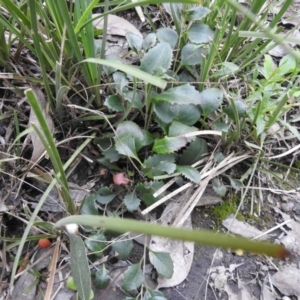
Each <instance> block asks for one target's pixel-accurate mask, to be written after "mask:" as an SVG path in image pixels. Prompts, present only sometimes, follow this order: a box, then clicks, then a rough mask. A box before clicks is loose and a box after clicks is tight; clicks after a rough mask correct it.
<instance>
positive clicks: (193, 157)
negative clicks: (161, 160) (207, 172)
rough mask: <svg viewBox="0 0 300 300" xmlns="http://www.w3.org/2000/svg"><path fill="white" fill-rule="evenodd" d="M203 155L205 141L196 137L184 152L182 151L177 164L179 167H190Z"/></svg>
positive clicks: (205, 147) (205, 145) (205, 148)
mask: <svg viewBox="0 0 300 300" xmlns="http://www.w3.org/2000/svg"><path fill="white" fill-rule="evenodd" d="M205 153H207V144H206V141H205V140H203V139H201V138H198V137H197V138H196V139H195V140H194V141H193V142H191V143H190V145H188V146H187V148H186V149H185V150H183V152H182V154H181V156H180V158H179V160H178V163H179V164H180V165H192V164H193V163H195V162H197V161H198V160H200V159H201V158H202V155H203V154H205Z"/></svg>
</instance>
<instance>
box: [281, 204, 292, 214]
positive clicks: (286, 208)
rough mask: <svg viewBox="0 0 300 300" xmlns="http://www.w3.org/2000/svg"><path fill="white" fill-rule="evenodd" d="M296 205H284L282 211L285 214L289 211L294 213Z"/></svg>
mask: <svg viewBox="0 0 300 300" xmlns="http://www.w3.org/2000/svg"><path fill="white" fill-rule="evenodd" d="M294 206H295V205H294V203H293V202H289V203H282V204H281V209H282V210H283V211H285V212H288V211H292V210H293V208H294Z"/></svg>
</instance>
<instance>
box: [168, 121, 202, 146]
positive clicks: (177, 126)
mask: <svg viewBox="0 0 300 300" xmlns="http://www.w3.org/2000/svg"><path fill="white" fill-rule="evenodd" d="M195 131H198V128H196V127H190V126H187V125H185V124H182V123H179V122H176V121H173V122H172V124H171V125H170V127H169V134H168V136H170V137H175V136H181V135H184V134H187V133H190V132H195ZM195 138H196V137H194V136H193V137H188V138H187V141H188V142H191V141H192V140H195Z"/></svg>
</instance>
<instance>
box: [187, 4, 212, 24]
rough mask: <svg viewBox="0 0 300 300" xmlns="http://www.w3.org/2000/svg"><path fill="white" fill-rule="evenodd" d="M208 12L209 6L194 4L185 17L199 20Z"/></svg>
mask: <svg viewBox="0 0 300 300" xmlns="http://www.w3.org/2000/svg"><path fill="white" fill-rule="evenodd" d="M209 13H210V9H209V8H207V7H203V6H196V7H193V8H191V9H189V10H188V11H187V19H188V20H190V21H200V20H201V19H203V18H204V17H206V16H207V14H209Z"/></svg>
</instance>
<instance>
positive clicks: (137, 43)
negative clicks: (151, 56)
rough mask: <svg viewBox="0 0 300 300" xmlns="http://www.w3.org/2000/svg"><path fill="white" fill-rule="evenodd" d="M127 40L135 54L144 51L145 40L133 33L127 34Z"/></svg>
mask: <svg viewBox="0 0 300 300" xmlns="http://www.w3.org/2000/svg"><path fill="white" fill-rule="evenodd" d="M126 40H127V42H128V45H129V47H130V48H131V49H132V50H134V51H135V52H139V51H141V50H142V44H143V40H142V38H141V37H139V36H138V35H135V34H134V33H132V32H128V33H126Z"/></svg>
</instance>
